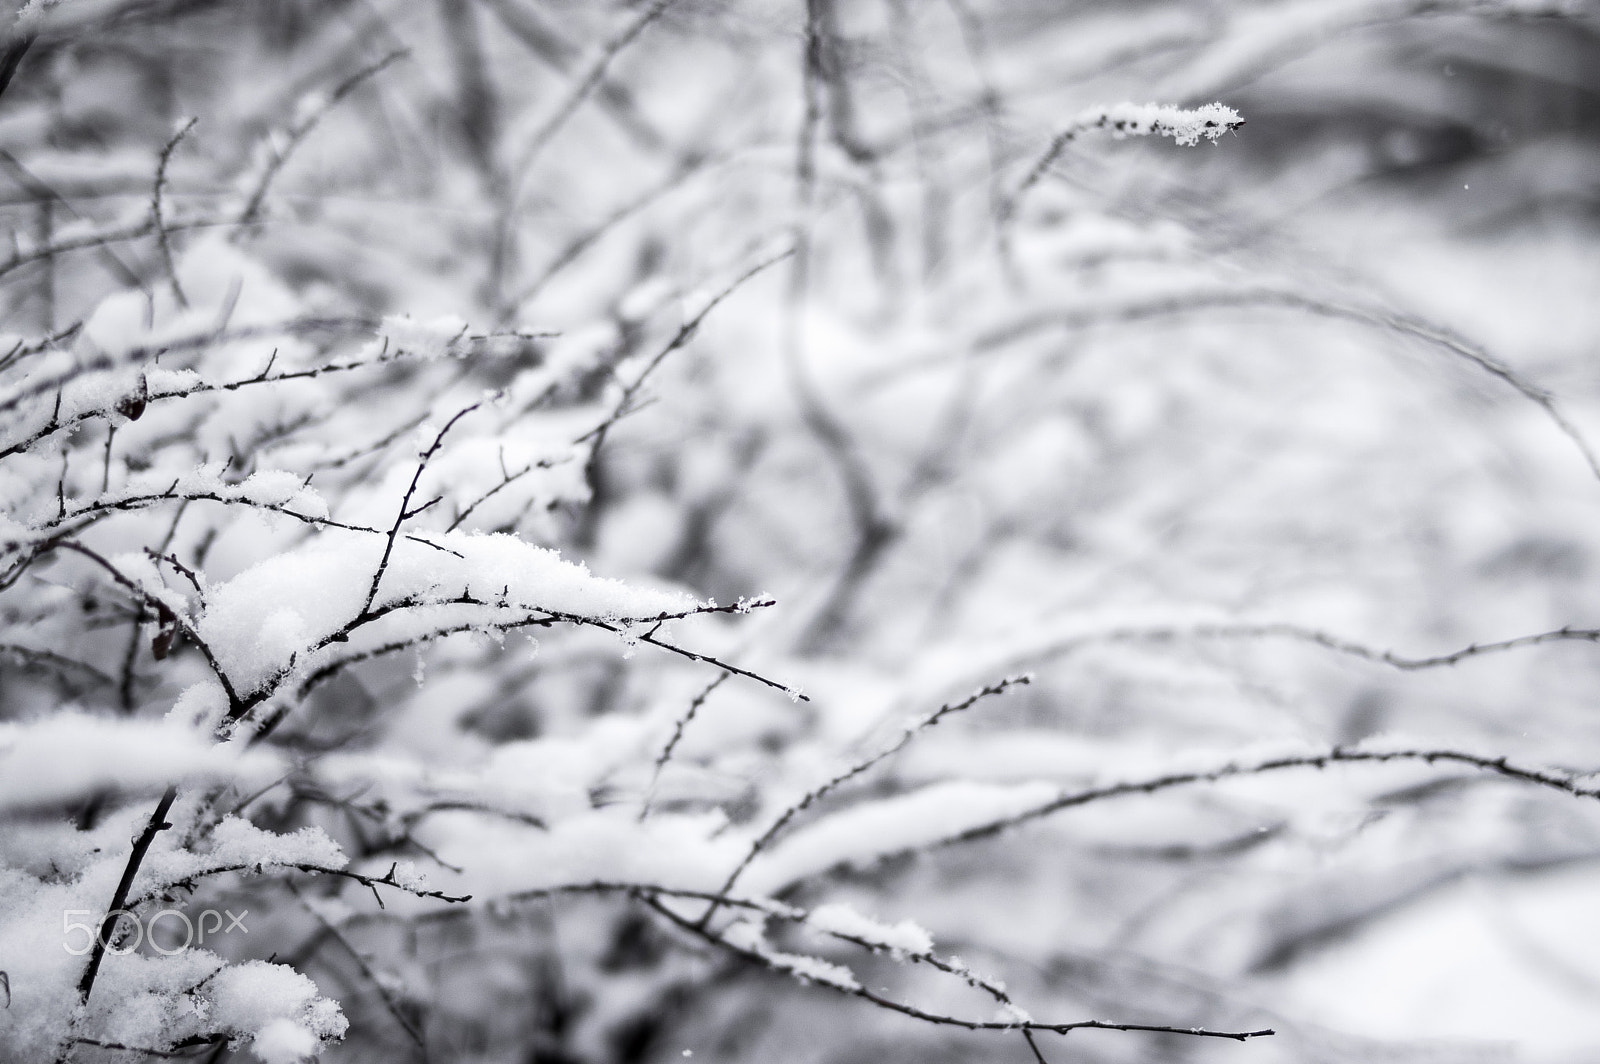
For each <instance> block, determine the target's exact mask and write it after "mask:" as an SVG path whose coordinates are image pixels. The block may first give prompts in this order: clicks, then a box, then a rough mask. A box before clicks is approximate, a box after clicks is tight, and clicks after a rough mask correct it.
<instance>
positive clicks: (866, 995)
mask: <svg viewBox="0 0 1600 1064" xmlns="http://www.w3.org/2000/svg"><path fill="white" fill-rule="evenodd" d="M640 900H641V901H642V902H643V903H644V904H645V905H647V906H649V907H650V908H651V909H652V910H653V911H654V912H656V913H658V914H660V915H661V916H663V917H665V918H666V919H667V920H668V921H669V922H671V923H672V924H673V925H674V926H676V927H678V928H679V929H680V930H683V931H685V932H687V933H689V934H691V935H694V936H696V937H697V938H700V939H702V940H703V941H705V942H708V943H710V944H711V945H713V946H716V947H717V948H719V949H722V950H724V951H726V952H729V953H732V954H735V955H737V956H739V957H742V958H744V959H745V960H748V961H752V962H754V963H756V964H759V965H761V966H762V967H764V968H768V969H771V970H774V971H777V972H780V973H782V974H785V975H790V976H792V975H793V974H794V973H793V972H790V971H788V970H786V969H784V968H782V967H779V966H778V965H776V964H775V963H774V962H773V960H772V959H771V958H769V957H767V956H764V955H763V954H761V953H759V952H757V951H756V950H752V949H746V948H745V947H743V946H738V945H735V944H733V943H731V942H729V941H727V940H726V939H724V938H722V937H721V936H720V935H717V934H715V933H714V932H712V931H709V930H707V929H706V928H704V927H701V926H700V925H699V924H698V923H696V922H694V921H691V920H689V919H688V918H687V917H684V916H680V915H679V914H678V913H676V912H674V911H673V910H672V909H671V908H670V907H669V906H666V905H663V904H661V903H660V902H659V901H656V900H653V899H650V898H648V897H644V896H641V897H640ZM949 970H950V971H953V972H954V971H958V970H959V969H956V968H955V966H953V965H952V966H950V968H949ZM819 985H821V986H822V987H824V988H825V989H828V990H831V991H833V992H835V993H839V994H844V995H847V996H850V997H858V998H861V999H862V1000H863V1001H867V1002H869V1003H871V1004H873V1005H876V1006H877V1007H878V1008H880V1009H885V1010H887V1011H890V1012H898V1013H900V1014H901V1015H903V1016H909V1017H911V1018H912V1019H916V1020H921V1021H923V1022H924V1023H931V1024H934V1025H936V1026H940V1027H960V1028H963V1029H965V1030H968V1031H1016V1030H1023V1031H1049V1032H1052V1033H1054V1034H1068V1033H1070V1032H1072V1031H1081V1030H1103V1031H1146V1032H1151V1033H1154V1034H1181V1035H1190V1036H1193V1037H1197V1038H1224V1039H1230V1040H1232V1041H1236V1042H1245V1041H1248V1040H1250V1039H1252V1038H1266V1037H1269V1036H1271V1035H1273V1034H1276V1033H1277V1032H1276V1031H1274V1030H1272V1029H1271V1028H1263V1029H1261V1030H1256V1031H1216V1030H1211V1029H1209V1028H1206V1027H1173V1026H1168V1025H1165V1024H1148V1023H1108V1022H1106V1021H1104V1020H1078V1021H1076V1022H1073V1023H1039V1022H1037V1021H1034V1020H989V1021H980V1020H964V1019H961V1018H960V1017H957V1016H948V1015H944V1014H941V1013H936V1012H928V1011H927V1010H925V1009H921V1008H918V1007H917V1006H915V1005H907V1004H905V1003H903V1002H899V1001H895V1000H893V999H892V998H886V997H883V996H882V995H880V994H878V993H875V992H873V991H872V990H869V989H867V988H866V987H864V986H860V985H856V986H854V987H846V986H841V985H838V984H836V983H830V982H822V983H821V984H819Z"/></svg>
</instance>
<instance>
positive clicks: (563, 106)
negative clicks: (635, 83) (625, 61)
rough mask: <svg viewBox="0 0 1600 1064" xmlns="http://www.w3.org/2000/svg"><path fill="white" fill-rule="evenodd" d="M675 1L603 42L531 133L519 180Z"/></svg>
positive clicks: (662, 1) (659, 4)
mask: <svg viewBox="0 0 1600 1064" xmlns="http://www.w3.org/2000/svg"><path fill="white" fill-rule="evenodd" d="M675 2H676V0H654V2H653V3H652V4H651V5H650V6H649V7H647V8H645V9H644V10H643V11H641V12H640V13H639V14H638V15H636V16H635V17H634V18H633V20H632V21H631V22H629V23H628V24H627V25H626V26H624V27H622V29H621V30H620V31H618V32H617V33H616V34H615V35H613V36H612V37H611V39H610V40H608V41H606V42H605V43H604V44H603V45H601V46H600V51H599V52H598V53H597V54H596V55H595V57H594V58H593V59H592V60H590V62H589V67H588V69H587V70H585V71H584V73H583V76H582V77H581V78H579V79H578V82H577V84H575V85H574V86H573V87H572V89H571V90H570V91H568V93H567V95H566V96H565V97H564V98H563V99H562V101H561V102H560V103H559V104H557V105H556V107H555V110H554V111H552V112H551V114H550V116H549V117H548V118H546V119H545V120H544V121H543V122H541V123H540V124H539V126H538V127H537V128H536V129H535V130H534V131H533V133H532V135H530V136H529V138H528V144H527V147H525V148H523V150H522V154H521V156H520V157H519V158H518V160H517V168H516V170H515V171H514V172H515V173H516V175H517V180H518V182H521V181H522V180H524V179H525V178H526V175H527V173H528V171H529V170H530V169H531V168H532V166H533V163H534V160H536V159H537V158H538V157H539V155H540V153H541V152H543V151H544V149H545V147H546V146H547V145H548V144H549V143H550V141H551V140H552V139H554V138H555V135H556V134H557V133H558V132H560V130H561V127H562V126H564V125H566V124H567V121H568V119H570V118H571V117H572V116H573V115H574V114H575V113H576V112H577V110H578V108H579V107H581V106H582V105H583V101H584V100H586V99H588V98H589V94H590V93H592V92H594V90H595V89H596V88H597V87H599V86H600V85H601V84H602V83H603V82H604V81H605V77H606V71H607V70H609V69H610V67H611V63H612V61H613V60H615V59H616V57H617V55H618V53H620V52H621V51H622V50H623V49H624V48H626V47H628V45H630V44H632V43H633V42H634V41H635V40H636V39H637V38H638V37H639V35H640V34H641V33H643V32H644V31H645V30H646V29H647V28H649V26H650V24H651V23H652V22H654V21H656V19H658V18H660V17H661V16H662V15H663V14H665V13H666V10H667V8H669V7H671V6H672V5H673V4H674V3H675ZM513 198H515V197H513Z"/></svg>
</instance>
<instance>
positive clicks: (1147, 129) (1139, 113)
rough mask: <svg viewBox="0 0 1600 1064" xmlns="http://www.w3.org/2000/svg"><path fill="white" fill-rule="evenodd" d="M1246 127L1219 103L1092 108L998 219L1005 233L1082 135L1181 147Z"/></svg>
mask: <svg viewBox="0 0 1600 1064" xmlns="http://www.w3.org/2000/svg"><path fill="white" fill-rule="evenodd" d="M1242 125H1244V119H1242V118H1240V117H1239V112H1238V111H1235V110H1234V109H1233V108H1231V107H1225V106H1223V105H1222V104H1220V103H1211V104H1206V105H1205V106H1204V107H1196V108H1194V109H1192V110H1191V109H1185V108H1181V107H1171V106H1166V105H1162V104H1154V103H1147V104H1136V103H1118V104H1111V105H1109V106H1107V105H1101V106H1098V107H1091V108H1089V109H1088V110H1086V111H1083V112H1082V113H1081V114H1079V115H1078V116H1077V117H1076V118H1074V119H1073V120H1072V121H1071V122H1069V123H1067V125H1066V128H1064V129H1062V130H1061V132H1059V133H1057V134H1056V135H1055V136H1054V137H1053V138H1051V140H1050V145H1049V147H1047V148H1046V149H1045V151H1044V154H1043V155H1041V156H1039V159H1038V160H1037V161H1036V162H1035V163H1034V164H1033V165H1032V166H1031V167H1029V168H1028V172H1027V174H1026V175H1025V176H1024V177H1023V179H1022V181H1021V182H1020V183H1019V184H1018V185H1017V189H1016V191H1015V192H1013V193H1012V194H1011V196H1010V197H1009V198H1008V199H1007V200H1006V201H1005V202H1004V203H1002V204H1001V206H1000V210H999V217H998V219H997V221H998V224H999V226H1000V229H1001V231H1002V233H1003V232H1004V231H1005V230H1006V228H1007V227H1008V225H1009V223H1010V220H1011V218H1012V217H1013V216H1014V215H1015V214H1016V212H1017V206H1018V204H1020V203H1021V202H1022V197H1024V196H1026V195H1027V194H1028V190H1029V189H1031V188H1033V186H1034V185H1036V184H1038V183H1039V179H1040V178H1042V177H1044V175H1045V173H1046V172H1047V171H1048V170H1049V169H1050V167H1051V166H1053V165H1054V164H1055V161H1056V160H1057V159H1059V158H1060V157H1061V153H1062V152H1063V151H1065V150H1066V149H1067V145H1068V144H1071V143H1072V142H1073V141H1074V140H1076V139H1077V138H1078V137H1079V136H1080V135H1081V134H1083V133H1087V132H1089V131H1091V130H1096V129H1103V130H1109V131H1110V133H1111V135H1112V136H1113V137H1116V138H1118V139H1122V138H1124V137H1147V136H1162V137H1171V138H1172V139H1173V140H1174V141H1176V142H1177V143H1178V144H1182V145H1186V146H1188V145H1195V144H1198V143H1200V139H1201V138H1202V137H1204V138H1205V139H1206V140H1210V141H1215V140H1216V139H1217V138H1218V137H1220V136H1222V135H1223V134H1224V133H1228V132H1231V131H1233V130H1236V129H1238V128H1239V127H1240V126H1242Z"/></svg>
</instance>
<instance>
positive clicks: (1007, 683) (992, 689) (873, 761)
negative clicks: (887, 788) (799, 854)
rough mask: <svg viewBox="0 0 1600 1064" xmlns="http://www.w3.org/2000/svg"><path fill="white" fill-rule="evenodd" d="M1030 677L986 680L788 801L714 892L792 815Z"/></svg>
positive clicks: (711, 910) (725, 887) (728, 885)
mask: <svg viewBox="0 0 1600 1064" xmlns="http://www.w3.org/2000/svg"><path fill="white" fill-rule="evenodd" d="M1030 680H1031V677H1028V676H1008V677H1007V678H1005V679H1004V680H1001V681H999V682H998V683H992V684H989V685H987V686H986V687H983V688H982V689H980V690H978V691H975V692H973V693H972V694H971V695H969V696H967V697H966V698H964V699H962V700H961V701H960V702H947V703H945V704H944V705H942V706H940V707H939V708H938V709H936V710H934V711H933V712H932V713H930V714H928V715H927V716H926V717H923V718H922V719H921V720H918V721H914V722H913V723H911V724H910V725H908V726H907V727H906V728H905V730H904V731H903V732H902V733H901V735H900V737H899V738H898V739H896V740H895V741H894V742H893V743H891V744H890V745H889V746H887V747H885V748H884V749H883V750H880V751H879V752H878V753H876V754H873V755H872V756H871V757H867V758H864V759H862V760H860V761H857V762H856V763H855V764H853V765H851V766H850V767H849V768H847V769H845V770H844V771H843V772H841V773H839V774H838V775H836V776H834V777H833V778H832V779H830V780H828V781H827V782H826V783H823V784H821V785H820V786H817V787H814V788H812V789H811V790H809V791H807V792H806V793H805V795H804V796H802V797H801V798H800V800H799V801H797V802H794V803H792V804H791V805H790V806H789V807H788V808H787V809H785V810H784V811H783V812H782V813H780V814H779V815H778V817H777V819H776V820H774V821H773V822H772V824H771V825H770V826H769V827H768V828H767V830H766V831H763V832H762V833H761V834H760V835H758V836H757V837H756V839H755V841H754V842H752V843H751V844H750V848H749V850H747V851H746V852H745V855H744V857H743V859H741V860H740V861H739V863H738V865H736V866H735V867H734V869H733V871H732V872H730V873H728V878H727V879H726V880H724V881H723V884H722V887H721V889H720V890H719V891H718V893H719V894H726V893H727V892H728V891H730V890H732V889H733V888H734V885H735V884H737V883H738V882H739V877H740V876H742V875H744V873H745V870H746V869H747V868H749V867H750V862H752V861H754V860H755V859H756V858H757V857H758V856H760V854H761V852H762V851H763V850H765V849H766V848H767V847H768V846H769V845H771V843H772V840H773V839H775V838H777V837H778V835H779V834H780V833H782V831H783V829H784V828H786V827H788V826H789V822H790V821H792V820H793V819H794V818H795V817H797V816H799V815H800V814H801V813H803V812H805V811H806V810H807V809H809V808H811V807H812V806H813V805H815V804H816V803H817V802H819V801H821V800H822V799H823V798H826V797H827V796H828V795H829V794H832V793H833V792H834V791H836V790H838V789H839V788H840V787H841V786H843V785H844V784H846V783H848V782H849V781H850V780H853V779H855V778H856V777H857V776H859V775H861V774H862V773H863V772H866V771H867V770H868V769H871V768H872V767H873V766H875V765H877V764H879V763H881V762H883V761H885V760H887V759H888V758H890V757H893V756H894V755H895V754H897V753H899V752H900V751H901V750H903V749H905V747H906V744H907V743H909V742H911V740H912V739H914V738H916V737H917V736H918V735H919V734H921V733H922V732H923V731H925V730H927V729H928V728H931V727H933V726H934V725H936V724H938V723H939V722H940V721H941V720H943V719H944V718H945V717H948V716H950V715H952V714H954V713H960V712H962V711H963V710H966V709H970V708H972V706H974V705H976V704H977V703H978V702H981V701H982V700H983V699H985V698H990V697H992V696H995V695H999V694H1003V693H1004V692H1005V690H1006V689H1007V688H1009V687H1014V686H1018V685H1022V684H1026V683H1028V682H1029V681H1030ZM717 908H718V907H717V905H716V904H715V903H713V904H712V905H711V906H709V907H708V908H707V909H706V911H705V914H704V915H703V916H701V917H700V920H699V925H700V926H701V927H704V926H705V925H706V922H707V921H709V920H710V919H711V917H712V916H713V915H714V914H715V913H716V911H717Z"/></svg>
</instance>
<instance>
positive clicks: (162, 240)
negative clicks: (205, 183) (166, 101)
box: [150, 118, 200, 309]
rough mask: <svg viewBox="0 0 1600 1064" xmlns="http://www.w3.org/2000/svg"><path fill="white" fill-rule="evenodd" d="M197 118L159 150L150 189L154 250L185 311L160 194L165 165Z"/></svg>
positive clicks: (187, 301)
mask: <svg viewBox="0 0 1600 1064" xmlns="http://www.w3.org/2000/svg"><path fill="white" fill-rule="evenodd" d="M198 121H200V119H199V118H191V119H189V121H187V122H185V123H184V124H183V125H182V126H180V127H179V128H178V130H177V132H175V133H173V134H172V137H171V138H170V139H169V140H168V141H167V144H166V147H164V148H162V149H161V157H160V160H159V161H158V162H157V163H156V179H155V182H154V184H153V185H152V187H151V189H150V224H151V225H153V226H154V227H155V231H156V248H157V249H158V250H159V251H160V253H161V265H162V268H163V269H165V270H166V272H167V283H168V284H169V285H171V286H172V298H173V299H175V300H176V301H177V303H178V306H180V307H183V308H185V309H187V308H188V306H189V298H188V297H187V296H185V295H184V294H183V286H182V285H180V284H179V283H178V267H177V266H176V265H175V264H174V262H173V260H172V244H171V242H170V241H169V240H168V239H167V222H166V219H165V218H163V217H162V214H161V193H162V190H163V189H164V188H165V187H166V183H167V165H168V164H169V163H171V162H172V153H173V152H174V151H176V150H177V147H178V143H179V142H180V141H182V140H183V138H184V137H186V136H188V135H189V131H190V130H191V129H193V128H194V126H195V123H196V122H198Z"/></svg>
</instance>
